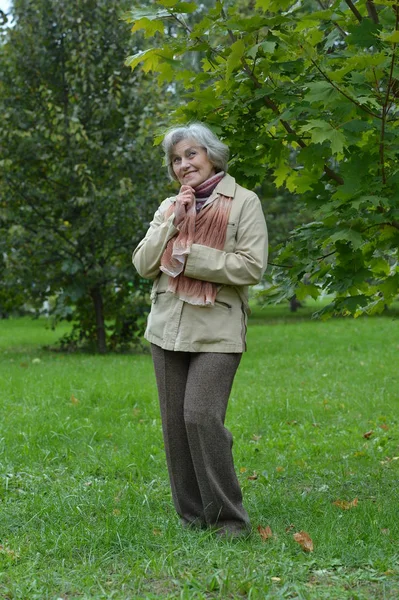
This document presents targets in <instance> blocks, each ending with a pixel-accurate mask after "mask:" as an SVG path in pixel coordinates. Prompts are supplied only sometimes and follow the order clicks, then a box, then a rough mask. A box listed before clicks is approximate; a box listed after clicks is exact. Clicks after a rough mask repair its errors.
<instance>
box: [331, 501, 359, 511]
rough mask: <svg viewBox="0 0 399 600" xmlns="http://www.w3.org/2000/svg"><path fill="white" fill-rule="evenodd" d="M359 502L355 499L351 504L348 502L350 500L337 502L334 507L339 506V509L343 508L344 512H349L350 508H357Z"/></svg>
mask: <svg viewBox="0 0 399 600" xmlns="http://www.w3.org/2000/svg"><path fill="white" fill-rule="evenodd" d="M358 502H359V499H358V498H354V499H353V500H352V501H351V502H348V500H335V502H333V504H334V506H338V508H342V510H349V509H350V508H355V507H356V506H357V505H358Z"/></svg>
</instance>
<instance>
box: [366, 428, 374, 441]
mask: <svg viewBox="0 0 399 600" xmlns="http://www.w3.org/2000/svg"><path fill="white" fill-rule="evenodd" d="M373 433H374V431H373V430H372V429H371V430H370V431H366V433H363V437H364V438H366V440H368V439H369V438H371V436H372V435H373Z"/></svg>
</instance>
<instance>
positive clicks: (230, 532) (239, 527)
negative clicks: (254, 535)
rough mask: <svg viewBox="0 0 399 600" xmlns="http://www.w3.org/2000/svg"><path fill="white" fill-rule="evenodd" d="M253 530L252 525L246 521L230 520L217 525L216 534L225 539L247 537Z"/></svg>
mask: <svg viewBox="0 0 399 600" xmlns="http://www.w3.org/2000/svg"><path fill="white" fill-rule="evenodd" d="M251 531H252V528H251V526H250V525H249V524H246V523H235V522H229V523H224V524H219V526H218V525H216V526H215V534H216V535H217V536H218V537H221V538H224V539H246V538H248V537H249V536H250V535H251Z"/></svg>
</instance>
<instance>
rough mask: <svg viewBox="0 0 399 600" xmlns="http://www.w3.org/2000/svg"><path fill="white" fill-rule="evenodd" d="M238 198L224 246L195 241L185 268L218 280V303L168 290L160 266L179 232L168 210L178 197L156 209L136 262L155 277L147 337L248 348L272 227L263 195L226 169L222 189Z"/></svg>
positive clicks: (198, 346) (163, 342)
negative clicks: (251, 297) (253, 289)
mask: <svg viewBox="0 0 399 600" xmlns="http://www.w3.org/2000/svg"><path fill="white" fill-rule="evenodd" d="M218 193H220V194H223V195H224V196H230V197H232V198H233V201H232V207H231V212H230V217H229V223H228V225H227V235H226V243H225V246H224V249H223V250H216V249H215V248H209V247H207V246H202V245H200V244H193V245H192V247H191V252H190V254H189V255H188V257H187V262H186V266H185V271H184V274H185V275H186V276H188V277H192V278H194V279H201V280H202V281H210V282H213V283H216V284H217V285H218V293H217V296H216V302H215V305H214V306H194V305H192V304H188V303H187V302H184V301H183V300H180V299H179V298H178V297H177V296H175V295H174V294H172V293H170V292H167V291H166V289H167V287H168V276H167V275H165V273H162V272H161V271H160V270H159V266H160V262H161V257H162V254H163V252H164V250H165V246H166V244H167V242H168V241H169V240H170V238H172V237H173V236H174V235H176V234H177V233H178V230H177V228H176V227H175V226H174V224H173V219H174V215H171V216H170V217H169V218H168V219H167V220H165V219H164V213H165V211H166V210H167V209H168V207H169V206H170V205H171V203H173V202H175V201H176V198H175V197H172V198H167V199H166V200H164V201H163V202H162V204H161V205H160V207H159V208H158V210H157V211H156V213H155V215H154V218H153V220H152V222H151V224H150V228H149V230H148V231H147V234H146V236H145V238H144V239H143V240H142V241H141V242H140V244H139V245H138V246H137V248H136V249H135V251H134V252H133V264H134V266H135V267H136V269H137V271H138V272H139V274H140V275H141V277H144V278H146V279H154V280H155V281H154V285H153V289H152V294H151V300H152V307H151V311H150V314H149V317H148V323H147V329H146V332H145V338H146V339H147V340H148V341H149V342H151V343H153V344H156V345H157V346H160V347H161V348H164V349H165V350H176V351H182V352H243V351H244V350H245V349H246V343H245V339H246V330H247V313H248V301H247V299H248V285H254V284H256V283H258V282H259V281H260V279H261V277H262V275H263V273H264V271H265V269H266V263H267V249H268V244H267V229H266V223H265V218H264V216H263V212H262V208H261V204H260V201H259V198H258V197H257V195H256V194H255V193H254V192H251V191H249V190H246V189H245V188H243V187H241V186H239V185H238V184H236V182H235V179H234V178H233V177H231V176H230V175H225V177H224V178H223V179H222V181H220V182H219V184H218V185H217V186H216V188H215V190H214V192H213V193H212V195H211V196H210V198H209V199H208V200H207V202H206V204H209V203H210V202H213V201H214V200H215V198H216V197H217V194H218Z"/></svg>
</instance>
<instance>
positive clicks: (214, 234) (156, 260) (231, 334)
mask: <svg viewBox="0 0 399 600" xmlns="http://www.w3.org/2000/svg"><path fill="white" fill-rule="evenodd" d="M163 148H164V151H165V157H166V164H167V166H168V170H169V174H170V176H171V178H172V179H173V180H176V181H178V182H179V183H180V185H181V187H180V191H179V193H178V194H177V196H173V197H171V198H167V199H166V200H164V201H163V202H162V204H161V205H160V207H159V208H158V210H157V211H156V213H155V215H154V219H153V221H152V222H151V225H150V228H149V230H148V231H147V234H146V236H145V238H144V239H143V240H142V241H141V242H140V244H139V245H138V247H137V248H136V250H135V251H134V253H133V264H134V265H135V267H136V269H137V271H138V272H139V274H140V275H141V276H142V277H145V278H148V279H153V280H154V285H153V289H152V294H151V300H152V307H151V312H150V315H149V318H148V324H147V329H146V333H145V337H146V339H147V340H148V341H149V342H150V343H151V352H152V357H153V362H154V368H155V374H156V380H157V386H158V393H159V400H160V407H161V416H162V429H163V436H164V443H165V451H166V459H167V465H168V471H169V477H170V484H171V489H172V496H173V501H174V504H175V507H176V510H177V512H178V514H179V515H180V518H181V521H182V523H183V525H185V526H198V527H208V528H211V529H214V530H215V531H216V532H217V533H218V534H220V535H227V536H232V537H239V536H243V535H248V532H249V530H250V524H249V518H248V514H247V512H246V510H245V509H244V507H243V505H242V494H241V490H240V486H239V483H238V480H237V476H236V473H235V470H234V463H233V457H232V444H233V441H232V436H231V433H230V432H229V431H228V430H227V429H226V428H225V426H224V420H225V414H226V409H227V402H228V399H229V395H230V391H231V387H232V385H233V380H234V376H235V373H236V371H237V368H238V365H239V363H240V359H241V355H242V352H244V351H245V350H246V343H245V338H246V329H247V312H248V302H247V298H248V286H249V285H253V284H256V283H258V282H259V280H260V279H261V277H262V275H263V272H264V270H265V268H266V261H267V230H266V224H265V219H264V216H263V212H262V208H261V205H260V202H259V199H258V197H257V196H256V194H255V193H254V192H251V191H249V190H246V189H245V188H243V187H241V186H240V185H238V184H237V183H236V181H235V179H234V177H231V176H230V175H228V174H227V160H228V154H229V151H228V148H227V146H226V145H225V144H223V143H222V142H221V141H220V140H219V139H218V138H217V137H216V136H215V135H214V134H213V133H212V132H211V131H210V129H209V128H208V127H206V126H205V125H203V124H201V123H194V124H190V125H187V126H185V127H176V128H174V129H172V130H170V131H169V132H168V133H167V134H166V136H165V138H164V141H163Z"/></svg>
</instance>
